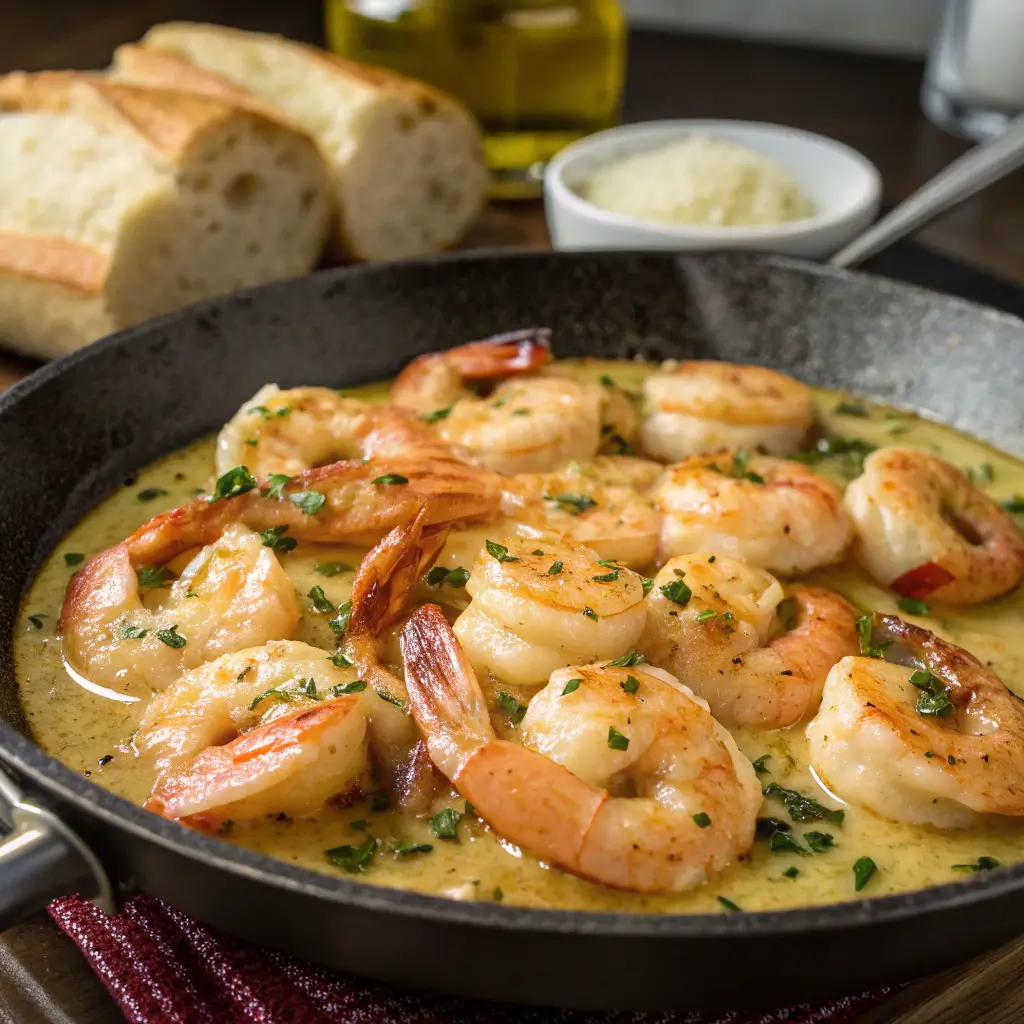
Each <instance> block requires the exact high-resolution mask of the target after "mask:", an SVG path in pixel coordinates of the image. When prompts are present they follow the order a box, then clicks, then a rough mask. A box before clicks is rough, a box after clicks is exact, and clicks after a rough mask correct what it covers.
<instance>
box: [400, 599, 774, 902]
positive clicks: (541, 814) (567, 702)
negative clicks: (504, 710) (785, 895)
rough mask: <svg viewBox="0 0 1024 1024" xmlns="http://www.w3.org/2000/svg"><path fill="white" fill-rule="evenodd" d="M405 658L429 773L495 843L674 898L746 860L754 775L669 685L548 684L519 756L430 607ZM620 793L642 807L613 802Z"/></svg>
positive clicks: (566, 674) (531, 712)
mask: <svg viewBox="0 0 1024 1024" xmlns="http://www.w3.org/2000/svg"><path fill="white" fill-rule="evenodd" d="M402 652H403V654H404V656H405V664H406V680H407V682H408V685H409V694H410V697H411V700H412V708H413V714H414V715H415V716H416V720H417V722H419V724H420V727H421V728H422V729H423V733H424V735H425V736H426V740H427V746H428V748H429V750H430V756H431V757H432V758H433V760H434V763H435V764H436V765H437V767H438V768H440V770H441V771H442V772H443V773H444V774H445V775H447V776H448V778H449V779H451V781H452V782H453V783H454V784H455V787H456V789H458V791H459V793H460V795H462V796H463V797H464V798H465V799H466V800H468V801H470V802H471V803H472V804H473V807H474V809H475V810H476V812H477V813H478V814H479V815H480V816H481V817H482V818H483V819H484V820H485V821H487V822H488V824H490V825H491V827H492V828H494V829H495V831H497V832H498V833H499V834H501V835H502V836H504V837H505V838H506V839H508V840H510V841H511V842H514V843H518V844H520V845H521V846H523V847H524V848H526V849H527V850H529V851H530V852H531V853H533V854H534V855H536V856H537V857H539V858H541V859H542V860H546V861H550V862H551V863H554V864H557V865H558V866H559V867H562V868H565V869H566V870H568V871H572V872H573V873H575V874H578V875H581V876H583V877H584V878H589V879H591V880H592V881H595V882H601V883H603V884H604V885H611V886H617V887H618V888H621V889H631V890H635V891H638V892H659V891H681V890H684V889H691V888H693V887H695V886H698V885H701V884H702V883H703V882H705V881H707V879H708V878H709V876H710V875H712V874H713V873H715V872H717V871H721V870H722V869H723V868H724V867H725V866H726V865H727V864H728V863H729V862H730V861H732V860H734V859H735V858H736V857H738V856H741V855H742V854H744V853H746V852H747V850H749V848H750V845H751V843H752V841H753V837H754V823H755V818H756V815H757V812H758V808H759V807H760V805H761V793H760V787H759V786H758V783H757V779H756V776H755V775H754V771H753V769H752V767H751V765H750V763H749V762H748V761H747V760H746V758H744V757H743V756H742V755H741V754H740V753H739V751H738V750H737V749H736V745H735V743H734V742H733V740H732V737H731V736H730V735H729V733H728V732H726V730H725V729H724V728H723V727H722V726H720V725H719V724H718V723H717V722H716V721H715V720H714V719H713V718H712V717H711V714H710V713H709V711H708V709H707V705H706V704H705V703H704V702H703V701H702V700H700V699H699V698H697V697H694V696H693V694H691V693H690V691H689V690H687V689H686V687H685V686H681V685H680V684H679V683H677V682H676V681H675V680H674V679H673V678H672V677H671V676H669V675H668V674H667V673H664V672H659V671H657V670H656V669H648V668H641V667H635V668H621V669H618V668H614V667H604V666H601V665H585V666H582V667H574V668H566V669H562V670H560V671H558V672H555V673H554V674H553V675H552V677H551V680H550V682H549V683H548V685H547V686H546V687H545V688H544V689H543V690H542V691H541V692H540V693H539V694H537V696H536V697H534V698H533V700H532V701H531V703H530V707H529V709H528V711H527V713H526V717H525V718H524V720H523V730H522V732H523V739H524V743H525V744H526V746H521V745H520V744H518V743H510V742H506V741H503V740H499V739H497V738H496V736H495V734H494V731H493V729H492V727H491V723H490V718H489V715H488V710H487V705H486V703H485V701H484V695H483V693H482V691H481V690H480V686H479V684H478V683H477V681H476V679H475V677H474V675H473V670H472V668H471V667H470V665H469V662H468V659H467V658H466V656H465V654H464V653H463V651H462V650H461V648H460V647H459V644H458V642H457V641H456V639H455V636H454V634H453V633H452V631H451V629H450V627H449V626H448V623H447V621H446V620H445V618H444V616H443V614H442V613H441V610H440V609H439V608H438V607H437V606H436V605H424V606H422V607H421V608H419V609H417V611H416V612H415V613H414V614H413V615H412V616H411V617H410V618H409V620H408V622H407V623H406V625H405V628H404V629H403V631H402ZM573 684H574V685H573ZM619 786H622V787H623V788H624V789H627V790H631V791H632V792H634V793H635V794H636V795H635V796H617V795H614V792H612V791H611V790H612V788H613V787H619Z"/></svg>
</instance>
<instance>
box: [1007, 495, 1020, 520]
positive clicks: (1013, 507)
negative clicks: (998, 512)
mask: <svg viewBox="0 0 1024 1024" xmlns="http://www.w3.org/2000/svg"><path fill="white" fill-rule="evenodd" d="M1003 508H1005V509H1006V511H1007V512H1012V513H1013V514H1014V515H1020V513H1022V512H1024V494H1015V495H1014V496H1013V497H1012V498H1009V499H1008V500H1006V501H1004V502H1003Z"/></svg>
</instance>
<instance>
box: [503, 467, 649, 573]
mask: <svg viewBox="0 0 1024 1024" xmlns="http://www.w3.org/2000/svg"><path fill="white" fill-rule="evenodd" d="M503 510H504V512H505V515H507V516H508V517H509V518H510V519H512V520H514V521H515V522H516V523H517V524H520V528H519V530H518V532H519V534H520V536H523V537H528V538H541V537H544V536H546V535H548V534H554V535H556V536H558V537H561V538H563V539H564V541H565V542H567V543H569V544H582V545H585V546H586V547H588V548H590V549H591V550H592V551H595V552H596V553H597V555H598V557H599V558H602V559H605V560H614V561H616V562H619V563H620V564H622V565H625V566H627V567H629V568H631V569H642V568H644V567H645V566H649V565H651V564H653V562H654V560H655V558H656V557H657V553H658V536H659V533H660V531H661V513H660V512H658V511H657V510H656V509H655V508H654V507H653V505H652V503H651V500H650V499H649V498H646V497H644V496H643V495H641V494H640V493H639V492H638V491H635V490H633V489H632V488H631V487H615V486H607V485H604V484H601V483H598V482H596V481H594V480H593V479H592V478H591V477H590V475H589V474H588V473H587V472H586V471H585V470H584V469H583V468H581V467H570V468H569V469H567V470H565V471H563V472H561V473H528V474H521V475H519V476H515V477H509V478H508V479H507V481H506V483H505V491H504V501H503Z"/></svg>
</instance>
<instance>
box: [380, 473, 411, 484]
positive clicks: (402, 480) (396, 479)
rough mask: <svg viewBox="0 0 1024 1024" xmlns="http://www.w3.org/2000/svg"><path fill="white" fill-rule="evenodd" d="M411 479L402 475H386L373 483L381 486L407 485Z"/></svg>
mask: <svg viewBox="0 0 1024 1024" xmlns="http://www.w3.org/2000/svg"><path fill="white" fill-rule="evenodd" d="M408 482H409V478H408V477H407V476H402V474H401V473H385V474H384V475H383V476H379V477H377V478H376V479H375V480H374V481H373V483H375V484H381V485H383V486H392V485H396V484H407V483H408Z"/></svg>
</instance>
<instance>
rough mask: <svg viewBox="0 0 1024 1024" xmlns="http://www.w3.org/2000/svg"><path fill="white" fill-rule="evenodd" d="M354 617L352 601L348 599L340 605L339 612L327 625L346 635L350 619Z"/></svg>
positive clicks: (339, 634) (340, 634)
mask: <svg viewBox="0 0 1024 1024" xmlns="http://www.w3.org/2000/svg"><path fill="white" fill-rule="evenodd" d="M350 618H352V602H351V601H346V602H345V603H344V604H340V605H338V614H337V615H336V616H335V617H334V618H333V619H331V620H330V621H329V622H328V623H327V625H328V626H330V627H331V629H332V630H333V631H334V632H335V633H337V634H338V636H344V635H345V634H346V633H347V632H348V620H349V619H350Z"/></svg>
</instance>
